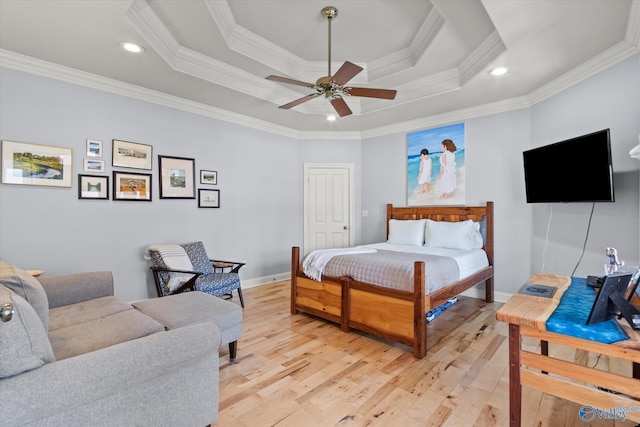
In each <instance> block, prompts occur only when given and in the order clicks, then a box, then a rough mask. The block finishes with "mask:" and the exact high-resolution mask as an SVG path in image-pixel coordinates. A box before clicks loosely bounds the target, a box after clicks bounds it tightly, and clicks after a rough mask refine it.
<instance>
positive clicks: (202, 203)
mask: <svg viewBox="0 0 640 427" xmlns="http://www.w3.org/2000/svg"><path fill="white" fill-rule="evenodd" d="M198 207H199V208H219V207H220V190H206V189H202V188H200V189H198Z"/></svg>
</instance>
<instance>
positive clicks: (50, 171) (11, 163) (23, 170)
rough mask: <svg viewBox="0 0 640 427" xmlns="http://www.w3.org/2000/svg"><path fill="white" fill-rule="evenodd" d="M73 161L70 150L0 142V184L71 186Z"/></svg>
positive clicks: (23, 143) (49, 146)
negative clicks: (0, 155)
mask: <svg viewBox="0 0 640 427" xmlns="http://www.w3.org/2000/svg"><path fill="white" fill-rule="evenodd" d="M72 160H73V150H72V149H71V148H64V147H54V146H51V145H38V144H28V143H25V142H13V141H2V182H3V183H4V184H22V185H45V186H48V187H71V182H72V180H73V178H72V176H71V174H72V173H73V167H72Z"/></svg>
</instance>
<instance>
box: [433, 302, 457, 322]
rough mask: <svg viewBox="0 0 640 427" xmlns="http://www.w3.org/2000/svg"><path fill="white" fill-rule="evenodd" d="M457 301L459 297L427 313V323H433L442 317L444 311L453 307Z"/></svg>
mask: <svg viewBox="0 0 640 427" xmlns="http://www.w3.org/2000/svg"><path fill="white" fill-rule="evenodd" d="M457 301H458V297H453V298H451V299H450V300H449V301H447V302H445V303H444V304H440V305H439V306H437V307H436V308H434V309H433V310H429V311H427V323H429V322H431V321H432V320H433V319H435V318H436V317H438V316H440V315H441V314H442V313H444V311H445V310H446V309H447V308H449V307H451V306H452V305H453V304H455V303H456V302H457Z"/></svg>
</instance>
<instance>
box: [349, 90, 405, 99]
mask: <svg viewBox="0 0 640 427" xmlns="http://www.w3.org/2000/svg"><path fill="white" fill-rule="evenodd" d="M344 92H345V93H346V94H347V95H351V96H364V97H367V98H382V99H395V97H396V93H397V92H398V91H396V90H392V89H373V88H368V87H346V88H344Z"/></svg>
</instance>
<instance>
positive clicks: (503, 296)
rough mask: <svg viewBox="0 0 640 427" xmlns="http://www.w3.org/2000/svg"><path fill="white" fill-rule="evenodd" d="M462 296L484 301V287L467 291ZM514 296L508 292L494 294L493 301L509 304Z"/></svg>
mask: <svg viewBox="0 0 640 427" xmlns="http://www.w3.org/2000/svg"><path fill="white" fill-rule="evenodd" d="M460 295H464V296H466V297H471V298H478V299H484V286H482V287H475V288H471V289H467V290H466V291H464V292H463V293H462V294H460ZM512 296H513V294H508V293H506V292H495V291H494V292H493V299H494V301H495V302H503V303H504V302H507V301H509V298H511V297H512Z"/></svg>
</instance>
